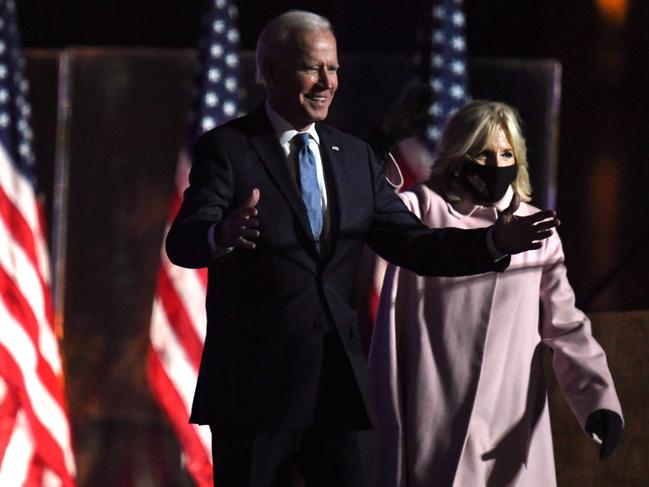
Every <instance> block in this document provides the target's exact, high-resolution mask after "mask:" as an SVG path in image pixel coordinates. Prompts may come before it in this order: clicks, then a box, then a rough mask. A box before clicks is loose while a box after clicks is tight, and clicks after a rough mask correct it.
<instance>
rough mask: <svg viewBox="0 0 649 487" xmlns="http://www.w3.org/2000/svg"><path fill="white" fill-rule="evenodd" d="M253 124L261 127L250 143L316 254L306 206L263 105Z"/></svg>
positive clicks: (256, 113)
mask: <svg viewBox="0 0 649 487" xmlns="http://www.w3.org/2000/svg"><path fill="white" fill-rule="evenodd" d="M254 117H255V118H256V120H255V122H254V123H255V124H257V126H258V127H260V128H261V129H260V130H259V131H258V132H256V133H255V134H254V135H252V137H251V138H250V144H251V145H252V147H253V148H254V149H255V151H256V152H257V154H258V155H259V159H260V160H261V162H262V163H263V164H264V166H265V167H266V169H267V171H268V174H269V176H270V178H271V179H272V180H273V182H274V183H275V185H276V186H277V187H278V188H279V191H280V192H281V193H282V195H283V196H284V198H285V199H286V201H287V203H288V204H289V206H290V207H291V210H292V211H293V212H294V213H295V215H296V216H297V219H298V221H299V222H300V225H301V227H302V230H304V236H305V240H307V241H308V242H309V244H308V245H309V247H310V248H311V250H312V251H313V253H314V255H316V256H317V254H318V251H317V249H316V247H315V243H314V242H313V237H312V234H311V225H310V224H309V217H308V215H307V212H306V207H305V206H304V202H303V201H302V196H301V195H300V193H299V190H298V188H297V185H296V184H295V181H294V180H293V175H292V174H291V171H290V169H289V167H288V164H287V163H286V157H285V156H284V151H283V150H282V148H281V146H280V145H279V142H278V141H277V137H276V135H275V132H274V131H273V127H272V125H271V123H270V121H269V120H268V117H267V116H266V112H265V111H264V109H263V107H262V108H261V109H258V110H257V112H255V114H254Z"/></svg>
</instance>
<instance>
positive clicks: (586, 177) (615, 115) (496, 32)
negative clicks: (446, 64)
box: [17, 0, 649, 311]
mask: <svg viewBox="0 0 649 487" xmlns="http://www.w3.org/2000/svg"><path fill="white" fill-rule="evenodd" d="M17 3H18V9H19V11H18V13H19V19H20V24H21V32H22V36H23V44H24V45H25V47H47V48H50V47H51V48H61V47H67V46H150V47H163V48H173V49H175V48H195V47H196V45H197V40H198V36H199V32H198V24H199V16H200V11H201V2H200V1H180V0H168V1H165V2H152V1H139V2H138V1H134V0H131V1H125V0H114V1H110V2H108V1H94V2H82V1H70V0H67V1H63V0H55V1H50V2H40V1H36V0H20V1H19V2H17ZM238 3H239V12H240V29H241V36H242V37H241V41H242V47H243V48H244V49H254V43H255V39H256V36H257V34H258V33H259V30H260V29H261V27H262V26H263V25H264V24H265V23H266V22H267V21H268V20H269V19H270V18H272V17H273V16H275V15H278V14H279V13H281V12H283V11H285V10H287V9H289V8H304V9H309V10H313V11H316V12H318V13H321V14H323V15H325V16H327V17H328V18H329V19H330V20H331V21H332V22H333V24H334V27H335V29H336V33H337V37H338V41H339V50H340V51H344V52H361V53H386V54H395V53H396V54H402V55H404V56H410V55H412V53H413V51H414V47H415V40H416V31H417V26H418V19H421V18H423V14H422V12H424V11H425V8H426V5H427V4H428V2H423V1H421V0H420V1H411V2H404V1H398V2H397V1H376V0H375V1H371V0H357V1H353V2H352V1H349V2H345V1H340V0H328V1H304V2H297V1H296V2H288V1H267V2H261V1H260V2H256V1H240V2H238ZM604 4H609V5H613V6H614V7H615V6H617V7H618V9H621V10H618V11H620V12H622V14H623V15H622V16H620V17H618V20H617V21H616V20H614V18H612V17H610V16H606V15H605V11H604V10H603V9H602V7H601V5H604ZM464 10H465V13H466V16H467V41H468V53H469V56H470V57H485V56H494V57H521V58H543V57H549V58H555V59H558V60H559V61H560V62H561V63H562V66H563V83H562V104H561V133H560V149H559V166H558V180H557V188H558V194H557V210H558V211H559V215H560V218H561V220H562V223H563V225H562V228H561V234H562V238H563V241H564V246H565V250H566V257H567V264H568V269H569V272H570V277H571V281H572V283H573V285H574V287H575V290H576V293H577V298H578V300H579V301H580V303H581V304H582V306H583V307H584V308H585V309H586V310H587V311H593V310H628V309H647V308H649V292H647V290H646V289H647V286H646V281H645V279H646V274H647V270H648V269H649V218H648V217H647V215H649V211H648V210H649V199H648V198H647V196H646V194H647V190H648V189H649V159H648V157H647V156H648V155H649V154H648V146H649V144H648V142H647V137H646V134H647V129H649V114H648V113H649V110H648V109H649V107H648V106H647V105H648V103H647V97H646V94H645V93H646V87H647V86H649V83H648V82H649V79H648V78H649V29H648V28H647V27H649V22H648V21H649V2H646V1H642V0H628V1H626V0H608V1H603V0H591V1H586V0H571V1H569V2H567V1H565V0H547V1H539V2H520V1H477V0H472V1H467V2H465V7H464ZM344 73H345V71H344V66H343V67H342V70H341V82H342V83H344ZM531 163H532V164H533V163H534V161H531ZM615 270H619V272H617V273H615V274H611V272H612V271H615ZM603 283H608V284H605V285H604V284H603ZM600 288H601V290H599V291H597V290H598V289H600Z"/></svg>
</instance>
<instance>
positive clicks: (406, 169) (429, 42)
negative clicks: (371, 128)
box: [394, 0, 470, 189]
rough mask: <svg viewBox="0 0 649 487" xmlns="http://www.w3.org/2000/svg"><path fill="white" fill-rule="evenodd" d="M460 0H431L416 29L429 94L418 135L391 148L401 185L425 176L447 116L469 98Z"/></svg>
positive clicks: (418, 60)
mask: <svg viewBox="0 0 649 487" xmlns="http://www.w3.org/2000/svg"><path fill="white" fill-rule="evenodd" d="M462 3H463V1H462V0H433V1H432V2H430V5H428V6H427V7H426V8H427V11H426V13H425V15H423V16H422V18H423V19H424V22H425V23H424V25H422V26H421V27H420V29H419V39H418V52H417V53H416V56H415V58H416V64H417V68H418V75H419V81H420V82H422V83H424V84H425V85H427V86H428V88H429V89H430V95H431V96H430V105H429V106H428V107H427V108H428V116H427V117H426V123H425V126H424V127H422V128H420V133H419V134H418V135H419V137H418V138H417V139H407V140H405V141H404V142H403V143H401V144H399V145H398V146H397V148H396V150H395V151H394V156H395V158H396V159H397V163H398V164H399V167H400V168H401V171H402V174H403V180H404V181H403V189H407V188H408V187H409V186H411V185H412V184H415V183H418V182H421V181H424V180H425V179H426V178H427V177H428V173H429V172H430V167H431V165H432V162H433V158H432V153H433V151H434V150H435V146H436V145H437V142H438V141H439V138H440V136H441V135H442V130H443V129H444V124H445V123H446V120H447V119H448V117H449V115H450V114H451V113H453V112H454V111H455V110H457V109H458V108H460V107H462V106H463V105H464V104H465V103H466V102H467V101H469V99H470V97H469V93H468V84H469V82H468V72H467V69H468V68H467V51H466V36H465V27H466V18H465V16H464V12H463V7H462ZM405 116H408V114H405ZM412 116H415V114H414V113H413V114H412ZM418 142H421V143H422V144H423V145H422V144H419V143H418Z"/></svg>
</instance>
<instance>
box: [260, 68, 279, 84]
mask: <svg viewBox="0 0 649 487" xmlns="http://www.w3.org/2000/svg"><path fill="white" fill-rule="evenodd" d="M262 73H263V75H264V84H266V85H274V84H275V81H276V79H275V70H274V69H273V66H272V65H271V64H270V63H269V64H266V65H265V66H264V67H263V69H262Z"/></svg>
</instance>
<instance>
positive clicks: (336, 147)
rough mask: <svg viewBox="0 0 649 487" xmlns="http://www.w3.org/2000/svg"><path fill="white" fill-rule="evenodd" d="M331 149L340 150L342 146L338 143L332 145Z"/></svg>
mask: <svg viewBox="0 0 649 487" xmlns="http://www.w3.org/2000/svg"><path fill="white" fill-rule="evenodd" d="M331 150H335V151H339V150H340V147H338V146H337V145H332V146H331Z"/></svg>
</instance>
